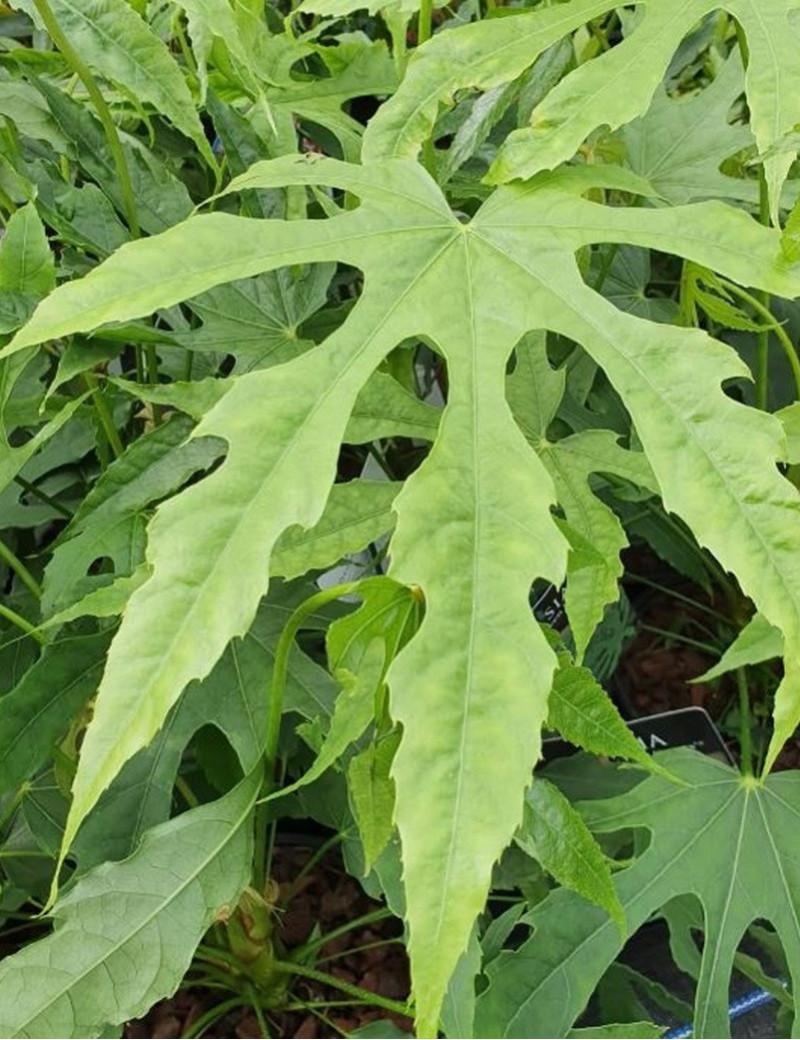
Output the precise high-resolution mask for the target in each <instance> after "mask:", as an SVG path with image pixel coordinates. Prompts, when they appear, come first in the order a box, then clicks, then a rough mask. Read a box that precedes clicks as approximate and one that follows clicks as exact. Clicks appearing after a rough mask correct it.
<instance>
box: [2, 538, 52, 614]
mask: <svg viewBox="0 0 800 1040" xmlns="http://www.w3.org/2000/svg"><path fill="white" fill-rule="evenodd" d="M0 560H5V562H6V563H7V564H8V566H9V567H10V568H11V570H12V571H14V573H15V574H16V575H17V577H18V578H19V580H20V581H21V582H22V584H23V585H25V586H26V588H27V589H28V590H29V591H30V592H32V593H33V595H34V596H35V597H36V599H41V598H42V587H41V585H40V584H39V582H38V581H37V580H36V579H35V578H34V576H33V575H32V574H31V572H30V571H29V570H28V568H27V567H26V566H25V564H24V563H23V562H22V560H20V558H19V557H18V556H16V555H15V554H14V553H13V552H12V551H11V550H10V549H9V548H8V546H7V545H6V543H5V542H4V541H3V540H2V539H0Z"/></svg>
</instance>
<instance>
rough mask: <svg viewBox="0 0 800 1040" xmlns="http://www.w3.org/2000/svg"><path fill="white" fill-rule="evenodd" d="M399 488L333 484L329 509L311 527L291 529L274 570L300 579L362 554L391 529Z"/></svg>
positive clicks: (394, 485)
mask: <svg viewBox="0 0 800 1040" xmlns="http://www.w3.org/2000/svg"><path fill="white" fill-rule="evenodd" d="M400 486H401V485H400V484H398V483H395V482H393V481H388V480H386V481H384V480H350V481H348V482H347V483H346V484H334V485H333V487H332V488H331V490H330V494H329V495H328V500H327V502H326V503H325V510H324V512H323V514H322V516H321V517H320V518H319V520H318V521H317V523H316V524H314V526H313V527H311V528H309V529H305V528H302V527H290V528H289V529H288V530H286V531H284V533H283V534H282V535H281V536H280V538H279V539H278V541H277V543H276V544H275V549H274V552H273V554H272V564H271V567H272V572H273V574H279V575H281V577H284V578H296V577H299V576H300V575H301V574H305V573H306V572H308V571H315V570H325V568H327V567H330V566H332V565H333V564H334V563H336V562H337V561H338V560H340V559H341V558H342V557H343V556H347V555H348V554H350V553H355V552H358V550H359V549H363V548H364V546H366V545H368V544H369V543H370V542H376V541H377V540H378V539H379V538H380V537H381V536H382V535H384V534H387V533H388V532H389V531H391V530H392V528H393V527H394V523H395V518H394V513H393V512H392V505H393V504H394V500H395V498H396V497H397V492H398V491H399V490H400Z"/></svg>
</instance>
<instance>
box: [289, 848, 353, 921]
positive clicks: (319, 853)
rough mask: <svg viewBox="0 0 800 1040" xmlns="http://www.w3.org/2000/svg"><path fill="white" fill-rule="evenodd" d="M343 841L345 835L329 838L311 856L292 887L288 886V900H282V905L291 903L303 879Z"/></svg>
mask: <svg viewBox="0 0 800 1040" xmlns="http://www.w3.org/2000/svg"><path fill="white" fill-rule="evenodd" d="M343 840H344V835H343V834H333V835H332V836H331V837H330V838H328V840H327V841H324V842H323V843H322V844H321V845H320V847H319V848H318V849H316V850H315V851H314V854H313V855H312V856H309V858H308V861H307V862H306V863H305V864H304V865H303V868H302V870H300V871H299V872H298V874H297V875H296V876H295V878H294V879H293V881H292V883H291V885H289V886H288V888H287V890H286V898H285V899H282V900H281V903H283V904H286V903H290V902H291V900H292V898H293V896H294V893H295V889H296V888H297V886H298V885H299V884H300V882H301V881H302V880H303V878H304V877H306V875H307V874H308V873H309V872H310V871H312V870H313V869H314V867H315V866H316V865H317V863H319V861H320V860H321V859H322V857H323V856H324V855H325V854H326V853H327V852H329V851H330V850H331V849H332V848H333V847H334V846H336V845H338V844H339V842H340V841H343Z"/></svg>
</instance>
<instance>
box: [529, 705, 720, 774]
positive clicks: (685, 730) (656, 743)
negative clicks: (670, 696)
mask: <svg viewBox="0 0 800 1040" xmlns="http://www.w3.org/2000/svg"><path fill="white" fill-rule="evenodd" d="M626 725H627V726H628V728H629V729H630V730H632V731H633V733H634V735H635V737H636V739H637V740H638V741H639V743H640V744H641V745H642V747H643V748H644V749H645V751H647V752H648V754H651V755H652V754H653V752H655V751H664V750H665V749H666V748H676V747H691V748H694V749H695V750H696V751H700V752H702V754H704V755H714V756H715V757H716V758H722V759H723V760H724V761H725V762H729V763H730V764H731V765H735V762H734V760H733V758H732V756H731V754H730V752H729V751H728V748H727V746H726V744H725V741H724V740H723V739H722V736H721V734H720V732H719V730H718V729H717V727H716V726H715V725H714V723H713V722H712V720H711V717H710V715H709V714H708V712H707V711H706V710H705V709H704V708H676V709H675V711H665V712H661V713H660V714H658V715H645V716H643V717H642V718H639V719H628V720H626ZM576 750H577V749H576V748H575V746H574V745H573V744H569V743H568V742H567V741H566V740H562V739H561V737H550V738H548V739H547V740H544V741H543V742H542V758H543V760H544V761H545V762H552V761H554V760H555V759H557V758H564V757H565V756H567V755H572V754H574V753H575V751H576Z"/></svg>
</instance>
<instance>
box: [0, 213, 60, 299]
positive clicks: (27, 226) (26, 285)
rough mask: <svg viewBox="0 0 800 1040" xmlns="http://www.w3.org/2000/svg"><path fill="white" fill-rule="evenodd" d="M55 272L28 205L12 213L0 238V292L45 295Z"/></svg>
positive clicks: (39, 226) (42, 233)
mask: <svg viewBox="0 0 800 1040" xmlns="http://www.w3.org/2000/svg"><path fill="white" fill-rule="evenodd" d="M55 284H56V270H55V263H54V262H53V254H52V253H51V252H50V246H49V245H48V243H47V236H46V235H45V231H44V227H43V225H42V222H41V220H40V219H39V215H38V213H37V212H36V207H35V206H34V205H33V203H32V202H29V203H28V204H27V206H23V207H22V209H18V210H17V211H16V213H14V214H12V216H11V218H10V219H9V221H8V224H7V225H6V229H5V233H4V235H3V237H2V239H0V292H10V293H14V292H18V293H30V294H31V295H32V296H34V297H41V296H47V294H48V293H49V292H50V290H51V289H54V288H55Z"/></svg>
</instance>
